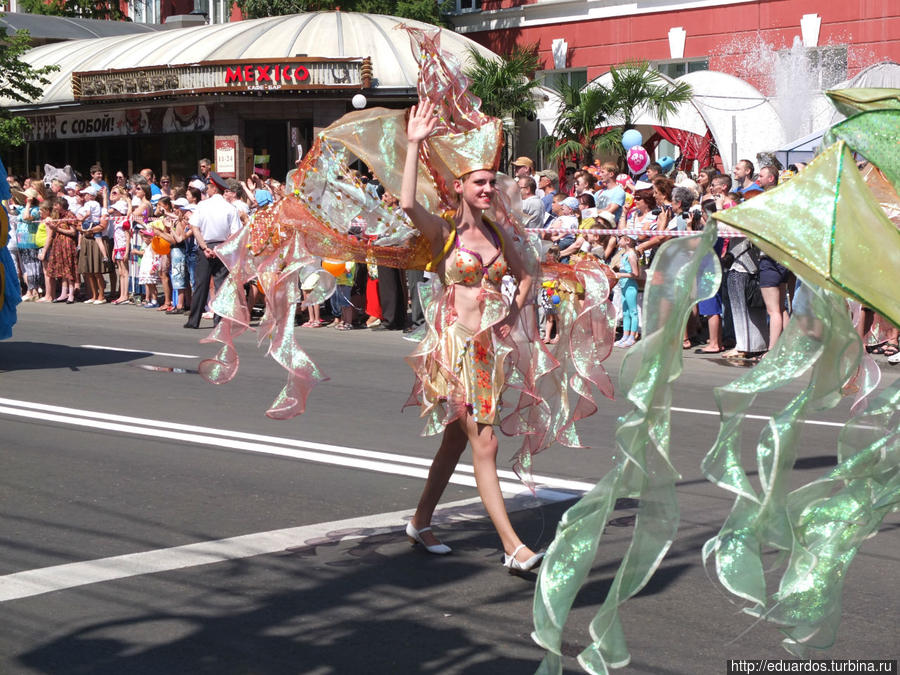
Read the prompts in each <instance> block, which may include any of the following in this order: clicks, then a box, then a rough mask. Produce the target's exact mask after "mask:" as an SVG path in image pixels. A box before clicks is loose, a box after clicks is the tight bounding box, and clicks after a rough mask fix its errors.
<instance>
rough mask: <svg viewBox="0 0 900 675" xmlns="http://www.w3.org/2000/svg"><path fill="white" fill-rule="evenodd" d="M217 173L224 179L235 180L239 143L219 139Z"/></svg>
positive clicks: (217, 143) (217, 142) (217, 141)
mask: <svg viewBox="0 0 900 675" xmlns="http://www.w3.org/2000/svg"><path fill="white" fill-rule="evenodd" d="M215 150H216V173H217V174H219V175H220V176H222V178H234V177H235V176H236V171H237V166H236V164H237V142H236V141H234V140H232V139H230V138H217V139H216V143H215Z"/></svg>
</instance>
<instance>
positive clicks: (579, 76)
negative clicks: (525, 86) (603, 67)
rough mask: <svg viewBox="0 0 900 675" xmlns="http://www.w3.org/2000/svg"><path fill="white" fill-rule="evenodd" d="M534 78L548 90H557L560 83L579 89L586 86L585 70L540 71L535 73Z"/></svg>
mask: <svg viewBox="0 0 900 675" xmlns="http://www.w3.org/2000/svg"><path fill="white" fill-rule="evenodd" d="M535 78H536V79H537V80H538V82H540V83H541V85H543V86H545V87H549V88H550V89H558V88H559V85H560V82H568V83H569V84H570V85H571V86H573V87H576V88H578V89H581V88H582V87H583V86H584V85H586V84H587V69H585V68H577V69H569V70H542V71H539V72H537V73H535Z"/></svg>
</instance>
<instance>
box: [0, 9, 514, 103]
mask: <svg viewBox="0 0 900 675" xmlns="http://www.w3.org/2000/svg"><path fill="white" fill-rule="evenodd" d="M404 23H405V24H409V25H411V26H416V27H419V28H434V26H429V25H428V24H424V23H421V22H418V21H412V20H409V19H400V18H397V17H393V16H383V15H380V14H364V13H361V12H314V13H307V14H293V15H290V16H276V17H268V18H264V19H253V20H250V21H237V22H234V23H227V24H217V25H212V26H197V27H192V28H179V29H174V30H167V31H165V32H164V33H162V34H160V33H152V34H149V35H137V36H135V35H127V36H121V37H108V38H95V39H92V40H75V41H71V42H62V43H55V44H50V45H44V46H42V47H36V48H35V49H32V50H29V51H28V52H27V53H26V54H25V56H24V57H23V58H24V60H26V61H28V62H29V63H31V64H32V65H34V66H37V67H40V66H44V65H48V64H54V65H59V66H60V70H59V71H58V72H56V73H53V74H52V75H50V79H51V83H50V84H49V85H48V86H47V87H46V89H45V90H44V95H43V96H42V97H41V98H40V99H39V100H38V101H37V102H36V105H35V106H29V107H43V106H55V105H63V104H70V103H72V102H73V101H74V96H73V94H72V73H73V72H76V71H94V70H105V69H120V68H143V67H147V66H167V65H175V64H192V63H198V62H202V61H211V60H228V59H252V58H264V59H279V58H287V57H292V56H301V55H305V56H310V57H365V56H370V57H371V58H372V66H373V70H374V79H373V87H374V88H375V89H412V88H414V87H415V86H416V79H417V77H418V65H417V64H416V61H415V59H414V58H413V55H412V51H411V49H410V46H409V37H408V35H407V33H406V32H404V31H401V30H395V29H396V28H397V27H398V26H400V25H401V24H404ZM441 46H442V48H443V49H444V50H446V51H449V52H450V53H452V54H454V55H455V56H456V57H457V58H459V59H460V60H463V61H464V60H465V59H466V58H467V56H466V55H467V49H468V48H469V47H473V48H475V49H476V50H478V51H479V52H481V53H482V54H484V55H486V56H488V57H492V58H497V56H496V55H495V54H494V53H493V52H491V51H489V50H488V49H486V48H484V47H482V46H481V45H479V44H478V43H476V42H474V41H473V40H470V39H469V38H467V37H464V36H462V35H459V34H457V33H454V32H453V31H449V30H442V32H441ZM0 104H3V105H13V103H12V102H10V101H0ZM16 107H17V108H18V109H20V110H21V109H22V108H23V106H16Z"/></svg>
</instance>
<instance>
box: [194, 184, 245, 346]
mask: <svg viewBox="0 0 900 675" xmlns="http://www.w3.org/2000/svg"><path fill="white" fill-rule="evenodd" d="M227 189H228V184H227V183H226V182H225V179H223V178H222V177H221V176H220V175H219V174H217V173H215V172H214V171H210V172H209V184H208V185H207V187H206V191H207V195H208V198H207V199H204V200H203V201H202V202H200V203H199V204H197V208H196V209H194V212H193V213H192V214H191V231H192V232H193V233H194V241H196V242H197V248H198V249H199V256H198V258H197V270H196V274H195V283H194V288H193V290H192V294H191V312H190V315H189V316H188V320H187V323H185V324H184V327H185V328H200V319H201V318H202V317H203V310H204V309H205V308H206V301H207V300H208V299H209V280H210V279H213V284H214V285H215V288H216V290H218V289H219V287H220V286H221V285H222V282H223V281H225V277H227V276H228V268H227V267H225V265H224V263H223V262H222V261H221V260H219V258H218V256H216V254H215V252H214V251H213V249H214V248H215V247H216V246H218V245H219V244H221V243H222V242H223V241H225V240H226V239H228V237H230V236H231V235H232V234H233V233H234V232H237V231H238V230H239V229H240V227H241V218H240V216H239V215H238V212H237V209H236V208H234V206H232V205H231V204H229V203H228V202H227V201H225V198H224V197H223V196H222V193H223V192H225V190H227ZM219 318H220V317H219V316H218V315H216V316H215V317H214V318H213V324H214V325H218V323H219Z"/></svg>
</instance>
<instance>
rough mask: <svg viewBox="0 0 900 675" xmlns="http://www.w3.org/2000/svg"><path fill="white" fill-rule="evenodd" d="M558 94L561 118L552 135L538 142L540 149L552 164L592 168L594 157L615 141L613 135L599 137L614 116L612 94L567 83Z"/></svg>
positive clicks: (605, 90)
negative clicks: (583, 164) (586, 165)
mask: <svg viewBox="0 0 900 675" xmlns="http://www.w3.org/2000/svg"><path fill="white" fill-rule="evenodd" d="M555 91H556V93H557V94H558V96H559V102H560V106H559V116H558V117H557V119H556V124H555V125H554V126H553V131H552V132H551V134H550V135H549V136H544V137H543V138H541V139H540V140H539V141H538V148H539V149H540V150H542V151H543V152H545V153H546V156H547V159H548V160H549V161H550V162H552V163H561V162H563V161H565V160H570V159H572V160H575V161H576V162H578V163H579V164H582V163H586V164H590V163H591V161H592V160H593V157H594V155H597V154H601V153H603V152H604V151H605V150H607V149H608V148H607V147H606V146H607V145H608V144H609V143H610V142H611V140H612V138H613V137H612V136H611V135H610V134H602V135H598V134H597V133H596V130H597V128H598V127H599V126H601V125H603V123H604V120H606V119H608V118H609V117H610V115H611V112H612V102H611V101H610V99H609V91H608V90H607V89H606V88H605V87H585V88H584V89H580V88H578V87H574V86H572V85H571V84H569V83H568V82H567V81H565V80H562V81H561V82H560V84H559V86H558V87H556V88H555ZM619 138H620V139H621V132H619Z"/></svg>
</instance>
